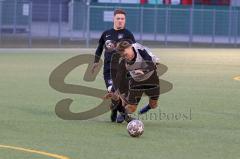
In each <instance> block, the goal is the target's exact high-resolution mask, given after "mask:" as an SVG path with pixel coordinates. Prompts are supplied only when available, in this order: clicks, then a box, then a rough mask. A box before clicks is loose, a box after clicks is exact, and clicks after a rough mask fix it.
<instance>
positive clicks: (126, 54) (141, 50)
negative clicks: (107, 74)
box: [116, 41, 160, 122]
mask: <svg viewBox="0 0 240 159" xmlns="http://www.w3.org/2000/svg"><path fill="white" fill-rule="evenodd" d="M116 50H117V52H118V53H119V54H120V55H121V57H122V58H123V61H124V65H122V66H124V67H125V69H126V70H127V72H128V73H129V77H128V85H129V87H128V93H127V96H126V98H125V99H126V100H125V101H127V102H125V103H126V105H125V109H126V113H127V114H131V113H133V112H135V111H136V109H137V105H138V103H139V101H140V100H141V97H142V95H143V93H145V94H146V95H147V96H148V97H149V103H148V104H147V105H146V106H144V107H143V108H141V109H140V111H139V114H144V113H146V112H148V111H149V110H150V109H154V108H156V107H157V105H158V98H159V95H160V86H159V78H158V76H157V71H156V69H157V67H156V65H157V60H158V59H157V58H156V56H154V55H153V54H152V53H151V52H150V51H149V50H148V49H147V48H146V47H144V46H142V45H141V44H138V43H134V44H131V43H129V42H128V41H121V42H119V43H118V44H117V47H116ZM121 69H122V70H123V69H124V68H121ZM117 76H119V75H117ZM121 76H126V75H123V74H122V75H121ZM120 97H121V95H120ZM126 117H129V116H128V115H126V114H124V113H121V114H120V115H119V116H118V117H117V122H123V121H124V120H125V119H126Z"/></svg>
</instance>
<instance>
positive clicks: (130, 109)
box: [126, 104, 137, 113]
mask: <svg viewBox="0 0 240 159" xmlns="http://www.w3.org/2000/svg"><path fill="white" fill-rule="evenodd" d="M136 109H137V105H133V104H128V105H127V106H126V110H127V112H128V113H134V112H135V111H136Z"/></svg>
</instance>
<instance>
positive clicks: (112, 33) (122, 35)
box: [94, 28, 135, 69]
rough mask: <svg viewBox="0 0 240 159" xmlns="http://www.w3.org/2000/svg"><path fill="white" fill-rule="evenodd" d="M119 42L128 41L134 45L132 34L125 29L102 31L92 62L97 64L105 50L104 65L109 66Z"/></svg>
mask: <svg viewBox="0 0 240 159" xmlns="http://www.w3.org/2000/svg"><path fill="white" fill-rule="evenodd" d="M120 40H129V41H131V42H132V43H135V38H134V36H133V34H132V33H131V32H130V31H129V30H127V29H121V30H115V29H113V28H112V29H109V30H106V31H104V32H103V34H102V35H101V38H100V39H99V44H98V47H97V50H96V52H95V60H94V62H99V59H100V58H101V55H102V52H103V49H105V51H104V64H110V62H111V59H112V55H113V53H115V47H116V44H117V42H119V41H120ZM106 69H110V68H106Z"/></svg>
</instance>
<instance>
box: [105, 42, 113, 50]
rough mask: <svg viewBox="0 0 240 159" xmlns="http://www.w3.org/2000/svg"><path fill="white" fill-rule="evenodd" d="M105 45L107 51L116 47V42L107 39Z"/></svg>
mask: <svg viewBox="0 0 240 159" xmlns="http://www.w3.org/2000/svg"><path fill="white" fill-rule="evenodd" d="M105 47H106V50H107V51H113V50H114V49H115V47H116V43H115V41H113V40H107V41H106V42H105Z"/></svg>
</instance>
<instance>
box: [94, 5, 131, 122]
mask: <svg viewBox="0 0 240 159" xmlns="http://www.w3.org/2000/svg"><path fill="white" fill-rule="evenodd" d="M125 23H126V12H125V11H124V10H122V9H116V10H115V11H114V19H113V28H112V29H109V30H106V31H104V32H103V33H102V35H101V37H100V39H99V44H98V47H97V49H96V52H95V60H94V64H93V67H92V73H94V71H95V69H96V68H97V67H98V66H99V60H100V58H101V55H102V52H103V49H105V52H104V67H103V76H104V81H105V85H106V87H107V90H108V91H114V88H113V87H112V83H113V82H112V77H114V76H115V75H111V69H113V68H112V67H115V66H114V64H113V63H111V60H112V56H113V54H114V53H116V50H115V47H116V45H117V42H119V41H120V40H123V39H128V40H129V41H130V43H135V38H134V36H133V34H132V33H131V32H130V31H129V30H127V29H126V28H125ZM116 61H117V60H116ZM117 62H118V61H117ZM111 64H112V65H111ZM116 64H118V63H116ZM113 72H114V71H113ZM120 107H121V106H120ZM118 108H119V102H118V101H114V100H112V105H111V111H112V112H111V121H112V122H115V121H116V117H117V110H118Z"/></svg>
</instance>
